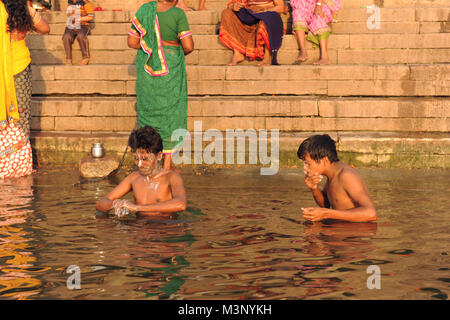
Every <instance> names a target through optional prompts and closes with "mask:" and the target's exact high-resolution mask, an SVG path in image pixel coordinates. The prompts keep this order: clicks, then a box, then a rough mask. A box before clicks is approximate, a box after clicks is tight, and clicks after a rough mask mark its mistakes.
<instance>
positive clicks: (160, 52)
mask: <svg viewBox="0 0 450 320" xmlns="http://www.w3.org/2000/svg"><path fill="white" fill-rule="evenodd" d="M131 22H132V23H133V25H134V26H135V28H136V29H137V30H138V32H139V33H140V38H141V48H142V50H144V52H145V53H146V54H147V55H148V58H147V61H146V63H145V66H144V70H145V71H146V72H148V73H149V74H150V75H152V76H155V77H157V76H164V75H166V74H168V73H169V69H168V68H167V61H166V57H165V56H164V51H163V48H162V41H161V33H160V29H159V22H158V17H157V16H156V17H155V34H156V41H157V43H158V58H159V61H160V62H161V70H153V69H152V68H151V67H150V66H149V65H148V64H147V63H148V60H150V56H151V55H152V53H153V51H152V49H151V48H150V47H149V46H148V45H147V43H146V42H145V40H144V36H145V35H146V34H147V31H146V30H145V28H144V27H143V26H142V25H141V23H140V22H139V20H138V19H137V17H134V18H133V19H131Z"/></svg>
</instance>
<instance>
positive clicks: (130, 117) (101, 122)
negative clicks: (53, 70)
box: [31, 96, 450, 138]
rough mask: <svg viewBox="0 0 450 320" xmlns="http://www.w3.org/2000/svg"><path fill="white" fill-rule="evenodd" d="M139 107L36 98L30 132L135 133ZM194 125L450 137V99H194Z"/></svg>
mask: <svg viewBox="0 0 450 320" xmlns="http://www.w3.org/2000/svg"><path fill="white" fill-rule="evenodd" d="M135 102H136V99H135V98H133V97H83V96H73V97H69V98H68V97H34V98H33V101H32V120H31V128H32V130H38V131H41V132H52V131H58V132H62V131H65V132H75V131H76V132H92V133H94V132H97V133H101V132H103V133H105V134H106V133H108V132H130V131H131V130H132V129H133V127H134V125H135V121H136V111H135ZM195 121H201V122H200V123H201V124H200V126H201V128H202V130H209V129H216V130H220V131H225V130H227V129H238V128H240V129H244V130H248V129H255V130H260V129H266V130H270V129H278V130H280V131H281V132H283V133H286V132H302V131H306V132H308V131H317V132H340V131H348V132H352V131H353V132H369V131H372V132H375V131H390V132H404V133H408V132H409V133H413V132H416V133H419V132H422V133H423V132H428V133H432V132H441V133H446V134H447V136H448V131H449V129H450V99H448V98H361V97H359V98H340V97H336V98H328V97H292V96H273V97H272V96H266V97H248V96H245V97H243V96H230V97H190V98H189V106H188V130H189V131H192V130H193V129H194V128H195V126H196V125H195ZM197 127H198V124H197ZM449 138H450V137H449Z"/></svg>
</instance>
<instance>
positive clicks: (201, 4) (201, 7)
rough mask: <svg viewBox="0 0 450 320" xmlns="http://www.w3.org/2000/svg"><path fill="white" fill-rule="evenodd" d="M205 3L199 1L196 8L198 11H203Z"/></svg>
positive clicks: (202, 0)
mask: <svg viewBox="0 0 450 320" xmlns="http://www.w3.org/2000/svg"><path fill="white" fill-rule="evenodd" d="M205 2H206V0H200V5H199V6H198V10H205Z"/></svg>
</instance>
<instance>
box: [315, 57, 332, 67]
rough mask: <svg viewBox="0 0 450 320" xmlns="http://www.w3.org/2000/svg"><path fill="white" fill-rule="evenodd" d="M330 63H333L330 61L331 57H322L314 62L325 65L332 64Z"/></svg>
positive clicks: (317, 64)
mask: <svg viewBox="0 0 450 320" xmlns="http://www.w3.org/2000/svg"><path fill="white" fill-rule="evenodd" d="M330 63H331V62H330V59H328V58H322V59H320V60H319V61H317V62H314V65H316V66H323V65H327V64H330Z"/></svg>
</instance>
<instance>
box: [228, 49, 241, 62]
mask: <svg viewBox="0 0 450 320" xmlns="http://www.w3.org/2000/svg"><path fill="white" fill-rule="evenodd" d="M244 59H245V57H244V55H243V54H242V53H240V52H239V51H238V50H237V49H233V58H231V62H230V63H229V64H228V66H235V65H237V64H238V63H239V62H242V61H244Z"/></svg>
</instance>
